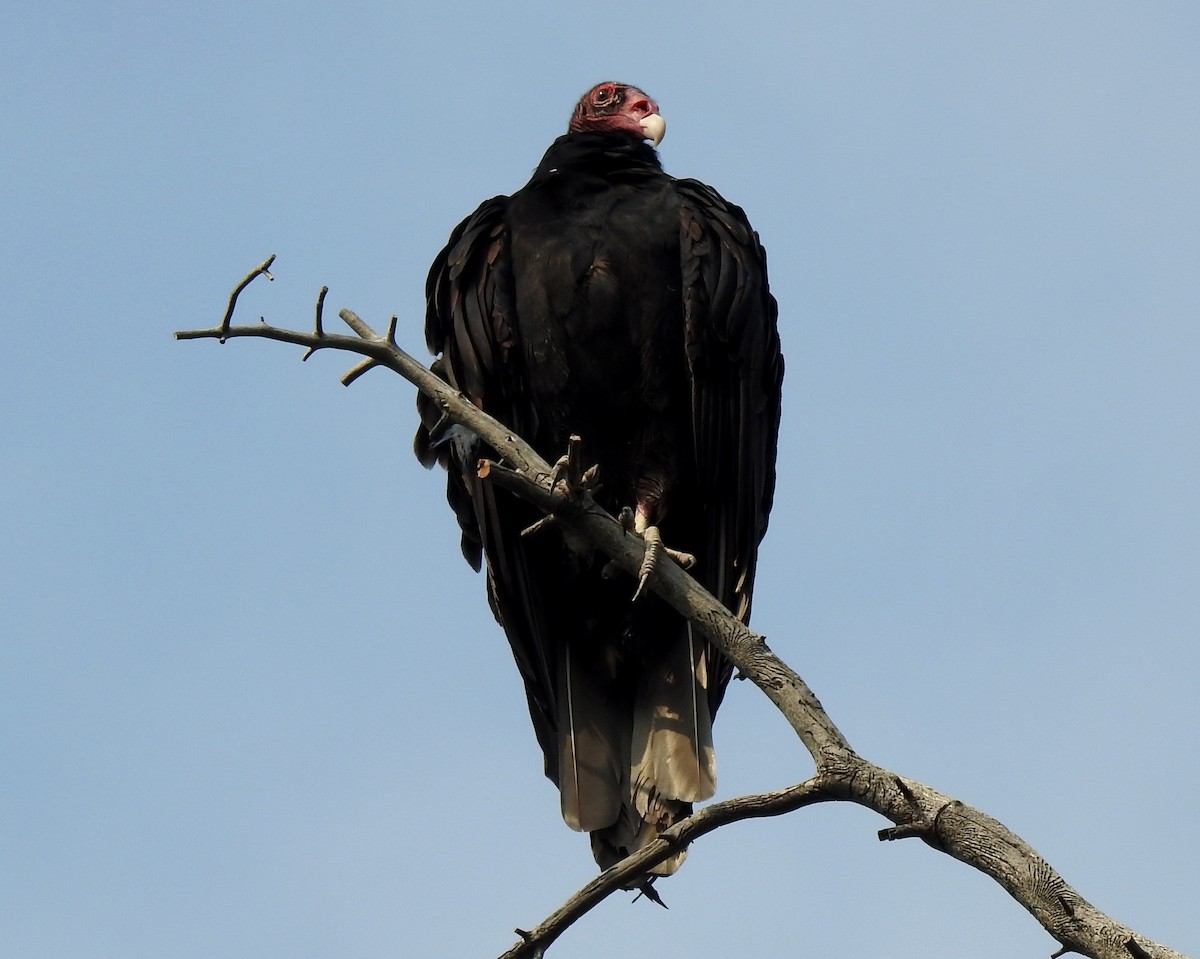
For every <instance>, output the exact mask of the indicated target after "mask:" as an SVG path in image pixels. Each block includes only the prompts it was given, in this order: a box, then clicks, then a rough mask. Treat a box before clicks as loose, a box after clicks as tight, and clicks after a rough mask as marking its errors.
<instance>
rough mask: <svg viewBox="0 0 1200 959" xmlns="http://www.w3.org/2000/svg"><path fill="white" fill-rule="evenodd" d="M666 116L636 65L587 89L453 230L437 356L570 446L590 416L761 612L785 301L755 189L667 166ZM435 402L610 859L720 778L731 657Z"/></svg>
mask: <svg viewBox="0 0 1200 959" xmlns="http://www.w3.org/2000/svg"><path fill="white" fill-rule="evenodd" d="M664 129H665V124H664V121H663V119H662V117H661V116H660V115H659V111H658V106H657V105H656V104H655V103H654V101H653V100H651V99H650V98H649V97H648V96H647V95H646V94H645V93H643V92H642V91H640V90H638V89H637V88H636V87H632V86H629V85H627V84H622V83H613V82H607V83H601V84H599V85H598V86H596V87H594V88H593V89H591V90H589V91H588V92H587V93H586V94H585V95H584V97H583V98H582V99H581V100H580V101H579V104H578V106H576V108H575V111H574V113H573V114H572V116H571V120H570V124H569V126H568V132H567V133H566V134H565V135H563V136H561V137H559V138H558V139H557V140H555V141H554V143H553V144H552V145H551V147H550V149H549V150H548V151H546V154H545V156H544V157H543V158H542V162H541V163H540V164H539V165H538V167H537V169H536V171H535V172H534V174H533V178H532V179H531V180H530V181H529V183H527V184H526V185H525V186H524V187H522V188H521V189H520V190H518V191H517V192H516V193H514V194H513V195H512V196H498V197H493V198H492V199H490V200H487V201H486V202H484V203H483V204H482V205H481V206H480V207H479V209H477V210H476V211H475V212H474V213H473V214H471V216H469V217H468V218H467V219H466V220H464V221H463V222H462V223H460V224H459V225H458V227H457V228H456V229H455V230H454V232H453V233H452V234H451V236H450V240H449V242H448V243H447V245H446V247H445V249H444V250H442V252H441V253H440V254H439V255H438V257H437V259H436V260H435V261H434V263H433V266H432V268H431V269H430V272H429V279H428V282H427V285H426V296H427V316H426V321H425V335H426V341H427V343H428V345H429V349H430V351H431V352H432V353H434V354H435V355H437V357H438V358H437V359H436V360H435V362H434V369H435V370H436V371H437V372H438V373H439V375H441V376H442V377H443V378H444V379H445V380H447V381H448V382H449V383H450V384H451V385H453V386H454V387H455V388H457V389H459V390H461V391H462V392H463V393H464V394H465V395H466V396H467V397H468V398H469V399H470V400H471V401H472V402H473V403H475V404H476V405H477V406H478V407H480V408H481V409H483V410H485V411H487V412H488V413H490V414H491V415H492V416H494V417H496V418H497V419H499V420H500V421H501V422H503V423H504V424H505V425H507V426H509V427H510V428H512V429H513V430H514V431H515V432H517V433H518V434H520V435H521V436H523V437H524V438H525V439H526V440H528V441H529V442H530V443H531V444H532V445H533V446H534V447H535V448H536V449H537V450H538V451H539V452H540V453H541V454H542V455H543V456H544V457H546V458H547V459H548V460H549V461H550V462H554V461H555V460H556V459H557V458H558V457H559V456H560V455H561V454H562V453H563V452H564V451H565V450H566V448H567V442H568V438H569V437H570V436H571V435H572V434H578V435H579V436H581V437H582V440H583V450H584V465H590V464H598V466H599V470H598V480H599V483H600V486H601V488H600V490H599V491H598V492H597V494H596V499H597V501H598V502H599V503H600V505H602V506H604V507H605V508H606V509H608V510H610V511H612V512H613V513H616V512H617V511H618V510H620V509H621V508H622V507H631V508H633V509H634V511H635V517H636V520H635V523H636V527H637V529H638V530H639V531H641V530H643V529H644V528H645V527H646V526H648V525H656V526H658V527H659V529H660V530H661V535H662V538H663V540H664V542H665V543H666V544H667V545H668V546H672V547H675V548H676V549H679V550H682V551H687V552H689V553H692V554H694V555H695V557H696V559H697V562H696V565H695V568H694V571H693V573H694V575H695V576H696V577H697V578H698V579H699V580H700V582H701V583H703V584H704V586H705V587H706V588H708V589H709V590H710V591H711V592H712V593H713V594H714V595H715V596H717V597H718V598H719V599H720V600H721V602H723V603H724V604H725V605H726V606H727V607H728V608H729V609H730V610H732V611H733V613H734V614H736V615H737V616H739V617H741V619H742V620H743V621H746V620H748V618H749V616H750V599H751V591H752V588H753V585H754V572H755V562H756V554H757V550H758V545H759V541H760V540H761V539H762V537H763V534H764V532H765V531H766V528H767V515H768V513H769V511H770V508H771V500H772V496H773V493H774V488H775V446H776V439H777V437H778V433H779V408H780V383H781V380H782V377H783V358H782V356H781V355H780V350H779V336H778V333H777V331H776V306H775V300H774V298H773V297H772V296H771V294H770V292H769V291H768V289H767V269H766V259H765V256H764V253H763V249H762V246H761V245H760V244H759V241H758V236H757V234H756V233H755V232H754V231H753V229H752V228H751V227H750V224H749V223H748V222H747V220H746V216H745V214H744V213H743V212H742V210H741V209H740V208H739V207H736V206H734V205H733V204H731V203H729V202H727V201H726V200H725V199H723V198H722V197H721V196H720V195H719V194H718V193H717V192H716V191H715V190H713V189H712V188H711V187H708V186H705V185H704V184H703V183H700V182H698V181H696V180H677V179H675V178H673V177H671V176H669V175H667V174H666V173H664V172H663V169H662V166H661V164H660V163H659V159H658V155H657V152H656V150H655V147H656V146H657V145H658V142H659V140H660V139H661V138H662V134H663V131H664ZM647 140H650V141H652V142H653V145H651V143H647V142H646V141H647ZM418 408H419V410H420V413H421V421H422V425H421V427H420V429H419V430H418V433H417V438H416V443H415V449H416V453H417V456H418V458H419V459H420V460H421V462H422V463H424V464H425V465H426V466H431V465H432V464H433V463H434V462H441V463H442V465H443V466H445V467H446V468H447V471H448V482H447V498H448V499H449V502H450V505H451V507H452V508H453V509H454V511H455V513H456V514H457V517H458V522H459V525H460V526H461V529H462V549H463V553H464V555H465V556H466V558H467V560H468V561H469V562H470V563H471V565H472V566H474V567H475V569H476V570H478V569H479V568H480V564H481V561H486V565H487V586H488V598H489V602H490V604H491V608H492V612H493V613H494V614H495V617H496V619H497V620H498V621H499V623H500V625H501V626H503V628H504V631H505V633H506V634H507V636H508V641H509V644H510V645H511V647H512V652H513V655H514V656H515V658H516V662H517V666H518V668H519V669H520V672H521V677H522V679H523V680H524V682H525V692H526V697H527V699H528V704H529V712H530V715H531V716H532V718H533V726H534V729H535V731H536V733H537V738H538V742H539V744H540V745H541V748H542V750H543V752H544V753H545V760H546V763H545V770H546V775H547V776H548V777H549V778H550V779H551V780H553V782H554V783H555V784H556V785H557V786H558V787H559V790H560V793H561V799H562V815H563V818H564V819H565V820H566V822H567V824H568V825H570V826H571V827H572V828H573V829H577V830H584V831H587V832H590V833H591V844H592V851H593V854H594V855H595V858H596V861H597V862H598V863H599V864H600V866H601V867H602V868H606V867H608V866H610V865H612V864H613V863H615V862H617V861H619V860H620V859H622V858H624V857H625V856H626V855H628V854H629V853H631V852H634V851H636V850H638V849H640V848H641V847H643V846H644V845H646V844H647V843H648V842H650V841H651V840H653V839H654V838H655V837H656V836H657V834H658V833H659V832H661V831H662V830H664V829H666V828H667V827H668V826H670V825H671V824H672V823H673V822H675V821H676V820H677V819H680V818H682V817H683V816H685V815H687V814H688V813H689V812H690V811H691V808H692V803H693V802H696V801H698V800H703V799H707V798H709V797H710V796H712V794H713V791H714V788H715V774H716V764H715V760H714V756H713V748H712V717H713V715H714V714H715V713H716V710H717V707H718V705H720V702H721V698H722V695H723V694H724V692H725V687H726V685H727V684H728V682H729V679H730V673H731V667H730V664H729V663H728V661H727V660H726V659H724V657H722V656H721V655H720V653H718V652H717V651H716V650H715V649H714V648H713V647H712V646H710V645H709V644H708V643H707V642H706V641H705V640H704V639H703V638H702V637H701V636H700V635H699V633H698V632H697V633H693V631H692V629H691V628H690V626H689V624H688V623H687V622H686V621H685V620H684V619H683V618H681V617H680V616H679V615H678V614H677V613H675V612H674V611H673V610H671V609H670V608H669V607H668V606H667V605H666V604H665V603H663V602H662V601H661V600H659V599H658V598H657V597H654V596H646V597H644V598H642V599H639V600H638V601H637V602H636V603H634V602H631V599H630V597H631V594H632V593H633V589H632V587H631V581H630V580H629V578H628V577H623V576H617V577H615V578H613V577H611V576H605V575H602V573H603V572H604V568H605V565H606V562H605V557H603V556H600V555H595V554H592V553H591V552H590V551H589V550H588V549H587V548H586V547H585V546H584V545H582V544H579V543H575V542H568V541H566V540H565V539H564V538H563V537H562V536H560V535H559V534H558V533H556V532H552V531H551V532H543V533H540V534H539V535H537V536H533V537H524V538H523V537H522V536H521V535H520V533H521V530H522V529H524V528H525V527H527V526H529V525H530V524H531V523H533V522H534V521H536V519H537V518H538V513H537V512H536V511H535V510H534V509H533V508H532V507H530V506H529V505H528V504H526V503H524V502H521V501H519V500H518V499H516V498H515V497H513V496H512V495H510V494H508V493H506V492H504V491H502V490H497V489H496V488H494V487H493V486H492V485H491V484H489V483H487V482H486V481H482V480H480V479H479V478H478V477H477V475H476V470H477V461H478V460H479V459H480V458H481V457H486V456H489V455H494V454H492V452H491V450H490V449H489V448H487V447H485V446H484V445H483V444H482V443H481V442H480V441H479V440H478V439H477V438H476V437H475V436H474V434H471V433H469V432H467V431H465V430H463V429H462V428H460V427H454V428H451V429H449V430H447V429H445V428H444V426H443V425H442V424H441V423H440V418H441V411H440V410H439V409H438V408H437V407H436V405H435V404H433V403H431V402H430V401H429V400H427V399H424V398H420V399H419V400H418ZM682 859H683V854H682V853H680V854H679V855H678V856H676V857H674V858H672V859H669V860H667V861H666V862H664V863H663V864H661V865H660V866H658V867H656V869H655V870H654V872H655V873H656V874H658V875H668V874H670V873H672V872H674V871H675V870H676V869H677V868H678V867H679V863H680V862H681V861H682Z"/></svg>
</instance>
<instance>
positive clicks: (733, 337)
mask: <svg viewBox="0 0 1200 959" xmlns="http://www.w3.org/2000/svg"><path fill="white" fill-rule="evenodd" d="M676 191H677V193H678V195H679V201H680V257H681V263H682V275H683V309H684V324H685V326H684V336H685V343H686V348H687V356H688V368H689V373H690V377H691V387H692V429H693V434H694V440H695V452H696V468H697V473H698V476H697V478H698V480H699V483H700V485H701V489H702V495H703V498H704V500H705V502H706V503H707V504H708V505H709V507H710V509H711V514H710V515H711V516H712V522H711V524H710V526H709V528H708V530H707V531H706V544H707V545H706V548H705V550H704V551H703V553H704V554H703V556H702V557H701V562H700V563H699V564H698V567H697V569H696V575H697V576H698V577H699V578H700V579H701V581H703V582H704V584H705V586H707V587H708V588H709V589H710V590H711V591H712V592H713V593H714V594H715V595H716V596H717V598H718V599H720V600H721V602H722V603H724V604H725V605H726V606H728V607H729V609H731V610H732V611H733V612H734V614H735V615H737V616H739V617H740V618H741V619H742V620H743V621H746V620H748V619H749V616H750V602H751V594H752V592H753V588H754V571H755V557H756V555H757V550H758V544H759V541H760V540H761V539H762V537H763V534H764V533H766V530H767V516H768V514H769V513H770V510H771V502H772V499H773V497H774V492H775V448H776V443H777V441H778V437H779V412H780V387H781V384H782V381H783V356H782V354H781V352H780V348H779V334H778V331H777V329H776V318H777V308H776V305H775V298H774V297H773V296H771V294H770V292H769V291H768V289H767V261H766V254H765V253H764V252H763V248H762V245H761V244H760V243H759V240H758V234H757V233H755V232H754V230H753V229H752V228H751V226H750V224H749V222H748V221H747V219H746V215H745V213H744V212H743V211H742V209H741V208H740V207H737V206H734V205H733V204H732V203H729V202H727V201H726V200H725V199H724V198H722V197H721V195H720V194H718V193H717V192H716V191H715V190H714V189H712V187H709V186H706V185H705V184H703V183H700V182H698V181H696V180H677V181H676ZM729 675H730V667H729V664H728V663H727V662H726V661H725V660H724V659H723V658H722V657H720V656H719V655H717V654H716V653H715V651H710V658H709V680H710V682H709V702H710V705H711V708H712V710H713V711H714V712H715V711H716V708H717V706H718V705H719V704H720V701H721V697H722V695H723V693H724V690H725V686H726V684H727V683H728V681H729Z"/></svg>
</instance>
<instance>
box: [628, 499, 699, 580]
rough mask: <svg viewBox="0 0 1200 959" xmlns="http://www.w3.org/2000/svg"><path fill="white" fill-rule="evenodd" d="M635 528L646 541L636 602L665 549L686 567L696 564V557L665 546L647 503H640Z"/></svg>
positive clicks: (635, 514) (635, 517) (635, 518)
mask: <svg viewBox="0 0 1200 959" xmlns="http://www.w3.org/2000/svg"><path fill="white" fill-rule="evenodd" d="M633 530H634V532H635V533H640V534H641V536H642V539H643V540H644V541H645V543H646V555H645V558H643V559H642V568H641V569H640V570H639V571H638V587H637V590H636V591H635V592H634V594H633V601H634V602H635V603H636V602H637V599H638V597H639V596H641V595H642V590H643V588H645V586H646V583H647V582H648V581H649V579H650V577H651V576H652V575H653V574H654V571H655V570H656V569H658V562H659V558H660V556H661V555H662V553H663V552H664V551H665V552H666V554H667V555H668V556H670V557H671V559H673V560H675V562H677V563H678V564H679V565H680V566H682V567H683V568H684V569H691V568H692V567H693V566H694V565H696V557H695V556H693V555H692V554H691V553H684V552H681V551H680V550H677V549H671V548H670V547H667V546H663V541H662V534H660V533H659V531H658V527H657V526H655V525H653V524H652V523H651V522H650V507H649V506H648V505H647V504H645V503H638V506H637V511H636V512H635V513H634V517H633Z"/></svg>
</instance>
